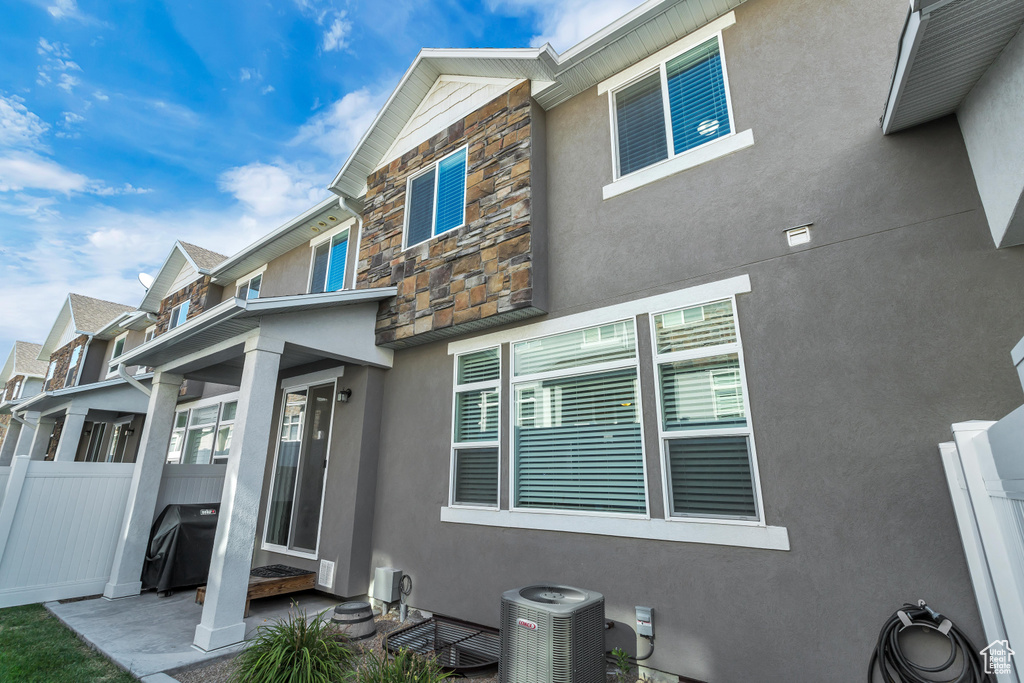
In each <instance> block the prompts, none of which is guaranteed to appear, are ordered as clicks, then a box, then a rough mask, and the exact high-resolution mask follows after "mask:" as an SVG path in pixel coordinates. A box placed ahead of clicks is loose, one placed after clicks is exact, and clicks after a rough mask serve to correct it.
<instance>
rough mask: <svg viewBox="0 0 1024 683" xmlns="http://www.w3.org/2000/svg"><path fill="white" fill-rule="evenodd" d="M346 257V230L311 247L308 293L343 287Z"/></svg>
mask: <svg viewBox="0 0 1024 683" xmlns="http://www.w3.org/2000/svg"><path fill="white" fill-rule="evenodd" d="M347 257H348V230H345V231H343V232H339V233H338V234H336V235H334V236H333V237H331V238H330V239H324V241H323V242H320V243H318V244H316V245H315V246H314V247H313V264H312V266H311V267H310V274H309V292H310V294H320V293H321V292H336V291H338V290H339V289H343V288H344V287H345V261H346V258H347Z"/></svg>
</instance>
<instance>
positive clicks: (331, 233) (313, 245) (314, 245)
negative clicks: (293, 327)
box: [260, 223, 352, 294]
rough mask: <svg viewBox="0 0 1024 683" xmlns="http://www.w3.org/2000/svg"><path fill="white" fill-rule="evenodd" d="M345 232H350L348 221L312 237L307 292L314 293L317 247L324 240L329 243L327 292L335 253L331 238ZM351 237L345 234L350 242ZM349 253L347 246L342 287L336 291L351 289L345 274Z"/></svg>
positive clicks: (325, 287)
mask: <svg viewBox="0 0 1024 683" xmlns="http://www.w3.org/2000/svg"><path fill="white" fill-rule="evenodd" d="M343 232H349V225H348V224H347V223H346V224H344V225H339V226H338V227H336V228H334V229H332V230H328V231H327V232H326V233H324V234H323V235H317V236H316V237H314V238H313V239H311V240H310V241H309V247H310V249H309V280H308V282H307V284H306V293H307V294H312V293H313V266H314V264H315V263H316V249H317V247H319V246H320V245H322V244H323V243H324V242H327V243H328V245H327V271H326V272H325V273H324V291H325V292H326V291H327V280H328V279H329V278H330V276H331V259H333V258H334V254H332V253H331V247H330V242H331V240H333V239H334V237H335V236H336V235H339V234H341V233H343ZM351 239H352V234H351V233H350V232H349V234H348V235H346V236H345V241H346V242H348V241H350V240H351ZM349 246H351V245H349ZM349 253H350V252H349V251H348V247H345V261H346V263H345V264H344V265H343V266H342V273H341V276H342V277H341V289H337V290H334V291H336V292H340V291H342V290H343V289H349V287H347V286H346V284H345V274H346V273H345V271H346V270H347V269H348V255H349ZM262 286H263V285H262V283H261V284H260V287H261V288H262Z"/></svg>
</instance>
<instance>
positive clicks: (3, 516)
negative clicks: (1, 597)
mask: <svg viewBox="0 0 1024 683" xmlns="http://www.w3.org/2000/svg"><path fill="white" fill-rule="evenodd" d="M29 462H31V460H30V458H29V457H28V456H27V455H18V456H15V458H14V460H13V461H12V462H11V473H10V476H9V477H8V478H7V487H6V488H5V489H4V498H3V500H2V501H0V562H3V559H4V549H5V548H6V547H7V539H8V538H9V537H10V535H11V527H12V526H13V525H14V513H15V512H17V510H18V501H19V500H21V489H22V487H23V486H24V485H25V475H26V474H28V464H29Z"/></svg>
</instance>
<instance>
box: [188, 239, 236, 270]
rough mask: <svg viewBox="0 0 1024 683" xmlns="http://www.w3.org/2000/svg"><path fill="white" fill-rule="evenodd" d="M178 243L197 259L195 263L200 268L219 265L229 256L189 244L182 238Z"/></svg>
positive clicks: (193, 258)
mask: <svg viewBox="0 0 1024 683" xmlns="http://www.w3.org/2000/svg"><path fill="white" fill-rule="evenodd" d="M178 243H179V244H180V245H181V246H182V248H183V249H184V250H185V251H186V252H188V256H189V258H190V259H192V260H193V261H195V264H196V265H197V266H199V267H200V268H205V269H210V268H213V267H214V266H216V265H219V264H220V262H221V261H223V260H224V259H226V258H227V256H225V255H224V254H218V253H217V252H215V251H210V250H209V249H203V248H202V247H197V246H196V245H194V244H189V243H188V242H182V241H181V240H178Z"/></svg>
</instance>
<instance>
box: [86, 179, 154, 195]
mask: <svg viewBox="0 0 1024 683" xmlns="http://www.w3.org/2000/svg"><path fill="white" fill-rule="evenodd" d="M152 191H153V190H152V189H151V188H148V187H135V186H134V185H132V184H131V183H125V184H124V185H122V186H121V187H108V186H107V185H104V184H103V183H96V182H92V183H90V184H89V193H90V194H95V195H99V196H101V197H113V196H115V195H122V194H149V193H150V192H152Z"/></svg>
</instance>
